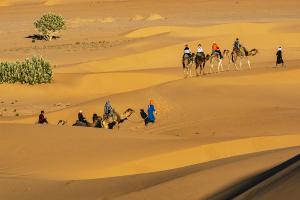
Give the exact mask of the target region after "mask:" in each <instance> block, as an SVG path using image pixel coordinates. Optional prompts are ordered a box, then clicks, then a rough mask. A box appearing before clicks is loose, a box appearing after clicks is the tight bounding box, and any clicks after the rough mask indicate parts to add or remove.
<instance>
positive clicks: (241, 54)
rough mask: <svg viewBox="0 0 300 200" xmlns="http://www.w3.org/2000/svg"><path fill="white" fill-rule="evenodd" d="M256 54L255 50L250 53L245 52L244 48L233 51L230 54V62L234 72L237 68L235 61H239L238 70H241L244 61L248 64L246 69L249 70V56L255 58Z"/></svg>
mask: <svg viewBox="0 0 300 200" xmlns="http://www.w3.org/2000/svg"><path fill="white" fill-rule="evenodd" d="M257 53H258V50H257V49H252V50H250V51H247V49H246V48H245V47H241V49H233V51H232V53H231V61H232V62H233V64H234V67H235V69H236V70H238V67H237V60H238V59H239V60H240V67H239V69H242V65H243V62H242V61H243V60H244V59H246V60H247V63H248V67H249V69H251V64H250V60H249V56H255V55H256V54H257Z"/></svg>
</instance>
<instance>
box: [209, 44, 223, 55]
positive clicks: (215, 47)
mask: <svg viewBox="0 0 300 200" xmlns="http://www.w3.org/2000/svg"><path fill="white" fill-rule="evenodd" d="M214 53H218V54H219V55H220V59H223V55H222V52H221V50H220V47H219V45H217V43H216V42H213V45H212V54H211V55H213V54H214Z"/></svg>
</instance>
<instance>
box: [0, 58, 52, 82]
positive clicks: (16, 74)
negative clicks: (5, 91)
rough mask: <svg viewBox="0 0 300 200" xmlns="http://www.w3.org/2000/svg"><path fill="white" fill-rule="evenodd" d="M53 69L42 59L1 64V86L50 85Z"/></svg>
mask: <svg viewBox="0 0 300 200" xmlns="http://www.w3.org/2000/svg"><path fill="white" fill-rule="evenodd" d="M51 80H52V68H51V65H50V63H49V62H48V61H46V60H44V59H43V58H42V57H32V58H31V59H28V58H27V59H25V61H23V62H20V61H17V62H0V84H1V83H22V84H26V83H27V84H31V85H33V84H41V83H50V82H51Z"/></svg>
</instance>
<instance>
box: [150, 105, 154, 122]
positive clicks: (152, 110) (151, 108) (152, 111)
mask: <svg viewBox="0 0 300 200" xmlns="http://www.w3.org/2000/svg"><path fill="white" fill-rule="evenodd" d="M154 112H155V108H154V105H152V104H150V105H149V106H148V119H149V120H150V121H153V122H154V121H155V116H154Z"/></svg>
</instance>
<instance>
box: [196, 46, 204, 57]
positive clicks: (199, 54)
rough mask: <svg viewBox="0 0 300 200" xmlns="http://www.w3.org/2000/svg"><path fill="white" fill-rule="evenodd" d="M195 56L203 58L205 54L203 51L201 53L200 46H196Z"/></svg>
mask: <svg viewBox="0 0 300 200" xmlns="http://www.w3.org/2000/svg"><path fill="white" fill-rule="evenodd" d="M197 56H200V57H205V54H204V51H203V48H202V45H201V44H198V47H197Z"/></svg>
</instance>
